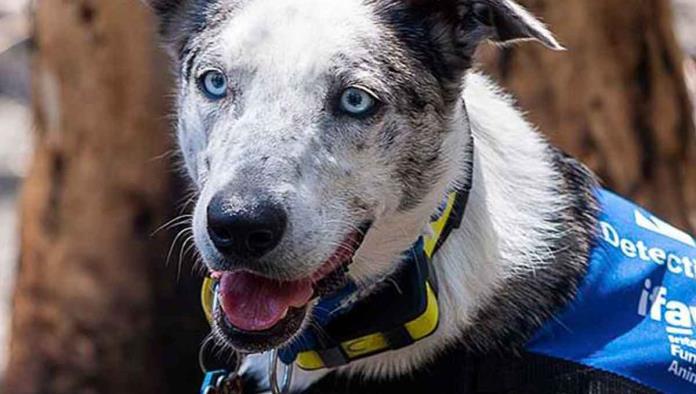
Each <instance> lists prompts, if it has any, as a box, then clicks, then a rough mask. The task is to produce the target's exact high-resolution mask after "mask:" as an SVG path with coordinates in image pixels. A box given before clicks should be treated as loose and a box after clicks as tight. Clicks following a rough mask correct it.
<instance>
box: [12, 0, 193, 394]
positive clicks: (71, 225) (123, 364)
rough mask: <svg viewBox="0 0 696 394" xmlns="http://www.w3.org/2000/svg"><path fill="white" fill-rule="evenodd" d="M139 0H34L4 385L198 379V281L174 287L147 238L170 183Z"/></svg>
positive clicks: (121, 386)
mask: <svg viewBox="0 0 696 394" xmlns="http://www.w3.org/2000/svg"><path fill="white" fill-rule="evenodd" d="M143 8H144V7H142V6H140V5H139V4H138V2H136V1H132V2H131V1H113V0H109V1H91V0H70V1H65V0H42V1H41V2H38V8H37V10H36V14H35V29H36V31H35V56H34V64H33V77H34V78H33V79H34V87H33V92H34V104H33V106H34V114H35V123H36V156H35V158H34V161H33V165H32V168H31V170H30V174H29V175H28V178H27V180H26V184H25V186H24V190H23V196H22V200H21V227H22V228H21V258H20V265H19V272H18V282H17V285H16V293H15V299H14V316H13V326H12V332H11V337H12V342H11V350H10V352H11V354H10V360H9V365H8V370H7V373H6V380H5V390H4V392H6V393H20V394H21V393H56V394H58V393H66V394H67V393H162V392H182V393H183V392H185V393H190V392H194V391H195V386H196V385H197V383H198V381H197V380H198V378H199V376H200V375H199V371H198V366H197V359H196V354H197V353H196V351H197V347H198V344H199V343H200V341H201V339H202V338H203V335H204V327H205V323H204V321H203V319H202V315H201V313H200V312H199V309H198V305H197V299H198V296H197V286H198V284H197V283H196V282H197V281H195V280H193V279H188V278H187V279H185V280H183V281H182V282H181V283H182V284H181V285H179V286H176V278H175V275H176V273H175V272H172V270H168V271H167V270H165V267H164V260H165V257H164V256H166V254H167V248H168V246H169V241H170V239H169V238H168V237H167V236H159V237H157V238H153V237H151V233H152V232H153V230H154V229H155V228H156V227H157V226H158V225H160V224H162V223H164V222H165V221H166V219H167V218H171V216H172V214H173V212H174V210H173V208H172V207H174V206H175V201H176V200H177V193H176V182H175V180H174V179H175V178H174V176H172V175H171V174H172V168H173V166H172V164H171V162H170V160H169V159H168V157H169V156H168V155H167V154H166V153H167V152H168V151H169V150H170V149H171V148H172V147H171V146H170V145H171V143H170V139H169V136H168V122H167V120H166V116H167V113H168V108H167V105H166V100H164V97H165V95H166V92H167V90H168V83H169V78H168V74H169V73H168V65H167V59H165V58H164V57H163V56H162V55H161V54H160V52H159V51H158V46H157V44H156V43H155V39H154V34H153V27H154V26H155V24H154V22H153V21H152V20H151V17H150V16H149V14H148V13H147V12H146V11H145V10H144V9H143ZM174 271H176V270H174Z"/></svg>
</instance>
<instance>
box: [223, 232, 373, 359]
mask: <svg viewBox="0 0 696 394" xmlns="http://www.w3.org/2000/svg"><path fill="white" fill-rule="evenodd" d="M368 227H369V226H364V227H363V228H362V229H361V230H359V231H354V232H352V233H351V234H349V235H348V236H347V237H346V239H345V240H344V242H342V243H341V245H339V246H338V247H337V249H336V251H335V252H334V254H333V255H331V257H329V258H328V259H327V260H326V261H325V262H324V264H323V265H322V266H321V267H320V268H319V269H318V270H317V271H316V272H314V273H313V274H312V275H310V276H308V277H306V278H302V279H299V280H293V281H285V282H282V281H277V280H273V279H269V278H266V277H263V276H261V275H259V274H256V273H252V272H247V271H235V272H215V273H213V278H215V279H217V280H218V281H219V285H218V286H217V289H218V290H217V294H216V297H217V298H218V301H219V302H217V305H218V308H217V310H216V311H214V314H215V322H216V324H217V328H218V329H219V330H220V333H221V334H223V335H224V337H225V339H226V340H227V341H229V342H230V344H231V345H232V346H234V347H235V348H237V349H239V350H242V351H251V352H256V351H264V350H267V349H269V348H274V347H277V346H280V345H282V344H283V343H284V342H286V341H288V340H289V339H290V338H291V337H292V336H293V335H295V334H296V333H297V332H298V331H299V330H300V328H301V327H302V322H303V321H304V318H305V315H306V314H307V310H308V305H309V304H310V302H311V301H312V300H313V299H315V298H317V297H322V296H325V295H327V294H331V293H333V292H335V291H338V290H340V289H341V288H343V287H344V286H345V285H346V284H347V283H348V277H347V275H346V274H347V267H348V265H349V264H350V263H351V261H352V259H353V256H354V255H355V252H356V251H357V250H358V249H359V248H360V246H361V244H362V241H363V239H364V235H365V233H366V232H367V229H368Z"/></svg>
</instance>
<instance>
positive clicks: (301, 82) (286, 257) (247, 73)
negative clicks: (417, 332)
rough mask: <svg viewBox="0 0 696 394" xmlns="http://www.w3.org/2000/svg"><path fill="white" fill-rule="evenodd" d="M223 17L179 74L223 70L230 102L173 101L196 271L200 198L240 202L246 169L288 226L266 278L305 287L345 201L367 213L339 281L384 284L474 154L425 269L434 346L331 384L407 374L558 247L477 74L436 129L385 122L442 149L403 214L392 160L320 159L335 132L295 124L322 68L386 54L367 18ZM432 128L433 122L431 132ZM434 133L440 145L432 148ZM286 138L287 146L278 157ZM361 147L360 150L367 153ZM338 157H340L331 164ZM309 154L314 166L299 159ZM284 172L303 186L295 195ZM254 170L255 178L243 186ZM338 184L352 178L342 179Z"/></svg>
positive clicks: (508, 119)
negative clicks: (191, 186)
mask: <svg viewBox="0 0 696 394" xmlns="http://www.w3.org/2000/svg"><path fill="white" fill-rule="evenodd" d="M159 1H164V0H159ZM231 3H240V4H241V3H244V4H245V5H244V6H243V7H241V8H240V9H238V10H237V11H235V12H236V14H235V16H234V17H233V18H232V19H231V20H230V21H227V22H226V23H223V24H222V26H221V27H219V29H218V30H216V31H215V32H216V35H215V36H213V37H214V39H211V38H210V37H208V38H207V39H205V40H203V41H204V43H205V45H199V47H200V48H203V49H202V50H201V53H202V55H200V56H199V57H200V58H202V59H204V60H202V62H203V63H202V64H200V63H196V64H194V65H193V66H192V67H191V68H192V70H193V73H194V74H196V75H198V76H200V75H201V73H202V72H203V71H205V70H206V68H209V67H217V68H219V69H221V70H225V72H228V75H229V76H228V78H230V84H231V85H232V86H234V87H235V88H236V89H237V91H238V92H240V96H242V98H243V99H239V100H235V99H234V98H230V99H229V100H227V101H225V104H224V105H221V104H220V103H218V102H210V100H206V99H205V98H204V97H203V96H202V95H201V94H200V92H199V91H198V86H196V84H195V83H192V82H191V81H190V80H184V81H182V82H181V85H182V86H181V87H180V93H179V96H178V97H179V103H178V104H179V114H178V115H179V116H178V121H179V124H178V131H179V132H178V136H179V144H180V146H181V148H182V153H183V157H184V158H185V160H186V164H187V169H188V171H189V174H190V175H191V178H192V179H193V180H194V182H195V183H196V184H197V186H198V189H199V191H200V195H199V199H198V202H197V208H196V212H195V218H194V224H193V225H194V234H195V238H196V244H197V246H198V250H199V251H200V253H201V254H202V256H203V258H204V260H206V263H207V264H208V265H209V266H210V265H212V264H211V262H215V261H220V260H224V258H222V257H221V256H220V255H219V253H218V252H217V251H216V250H215V248H214V247H213V246H212V244H211V241H210V239H209V238H208V236H207V231H206V228H207V224H206V208H207V205H208V203H209V201H210V200H211V198H212V196H213V195H214V194H216V193H217V192H219V191H220V190H222V189H224V188H226V187H229V185H231V184H233V185H234V186H235V187H236V188H241V187H243V186H244V185H245V184H246V183H249V182H248V181H246V179H245V178H244V176H246V173H248V172H250V169H254V170H255V171H256V172H258V174H257V175H258V176H257V178H255V179H254V182H257V183H258V184H259V185H260V186H263V187H264V188H265V189H264V191H265V192H269V193H271V194H275V195H276V196H281V197H280V198H282V199H283V202H284V203H286V204H287V205H288V206H290V207H291V208H292V209H290V212H291V217H290V220H289V221H290V222H293V223H296V225H295V226H294V227H293V229H292V231H289V234H285V240H284V241H283V244H281V245H280V246H279V247H277V248H276V250H274V251H273V252H271V254H272V255H271V256H266V257H268V260H269V261H272V262H274V263H275V264H276V266H277V267H276V268H278V269H279V270H280V269H285V273H284V274H285V275H286V277H292V276H295V277H298V276H299V277H303V276H307V275H309V274H311V273H312V272H314V271H316V269H317V268H318V267H319V266H320V265H321V264H323V262H324V261H325V260H326V259H327V258H328V257H329V256H330V255H331V254H332V253H333V252H334V250H335V248H336V243H338V242H340V241H341V239H343V238H344V237H345V231H346V229H345V223H349V224H351V225H353V226H355V225H356V223H355V222H357V221H358V220H360V219H362V220H364V218H362V217H357V214H354V213H353V212H352V211H351V207H350V206H349V204H347V201H348V200H349V199H350V198H351V197H353V196H355V195H358V196H360V198H362V199H364V200H365V201H366V202H367V203H368V205H371V208H372V209H373V211H374V212H372V214H374V219H375V222H374V224H373V226H372V228H371V230H370V231H369V233H368V235H367V237H366V239H365V240H364V243H363V245H362V247H361V248H360V250H359V251H358V252H357V254H356V255H355V258H354V264H353V265H351V268H350V274H351V276H352V277H353V278H354V279H356V280H357V281H358V283H360V284H363V285H369V284H371V283H372V282H374V281H375V280H378V279H379V278H383V277H384V275H385V274H387V273H389V272H391V271H392V270H393V269H394V267H395V265H396V262H397V261H398V259H399V256H400V255H401V253H402V251H404V250H407V249H408V248H409V247H410V245H411V244H412V243H413V241H414V240H416V239H417V238H418V237H419V236H420V235H421V234H423V233H424V232H427V231H429V229H428V228H427V223H428V221H429V218H430V216H431V214H432V213H433V212H434V211H435V210H436V208H437V206H438V205H439V203H440V202H441V201H442V198H443V196H444V195H446V193H447V191H448V190H451V189H453V188H455V187H456V186H457V185H459V184H461V183H463V182H466V180H465V178H466V177H465V175H464V174H465V173H467V171H469V170H470V168H467V167H468V166H469V165H470V163H471V162H472V158H471V157H468V154H469V153H468V152H469V150H468V149H467V144H468V142H469V140H470V137H471V136H472V135H473V138H474V140H475V147H476V148H475V150H474V157H473V163H474V168H473V183H472V189H471V196H470V199H469V203H468V206H467V209H466V215H465V217H464V220H463V223H462V226H461V228H460V229H458V230H456V231H455V232H453V233H452V234H451V235H450V238H449V240H448V242H447V243H446V244H445V245H444V247H443V248H442V249H441V250H440V252H439V253H438V254H437V256H436V257H435V260H434V266H435V267H436V270H437V271H438V272H437V276H438V278H439V283H440V292H439V303H440V310H441V321H440V325H439V328H438V330H437V331H436V333H435V334H433V335H432V336H430V337H428V338H426V339H424V340H422V341H420V342H418V343H416V344H414V345H412V346H410V347H408V348H405V349H402V350H399V351H394V352H387V353H383V354H380V355H378V356H374V357H370V358H367V359H364V360H361V361H357V362H354V363H352V364H350V365H349V366H346V367H343V368H341V369H339V372H340V373H343V374H348V375H350V376H358V377H382V378H386V377H393V376H397V375H403V374H407V373H409V372H410V371H413V370H414V369H417V368H418V367H420V366H422V365H423V364H424V363H426V362H428V361H429V360H432V359H433V358H434V357H435V356H436V355H438V354H439V353H440V352H442V351H443V349H445V348H446V347H448V346H450V345H454V344H455V343H456V342H457V341H458V339H459V338H461V337H462V332H463V331H465V330H467V329H469V328H470V326H471V324H472V319H473V318H474V313H475V311H476V308H477V307H480V306H481V305H484V304H486V301H487V300H488V299H490V298H491V297H493V295H494V294H496V293H497V292H499V291H500V290H501V288H502V287H503V286H504V285H505V284H506V283H509V282H510V281H511V280H514V279H515V278H516V277H517V276H519V275H528V274H529V273H530V272H533V271H534V270H535V268H539V267H540V266H541V265H542V264H545V262H547V261H553V259H552V258H551V256H549V254H551V252H550V251H549V252H548V253H545V252H544V250H545V249H544V247H545V246H546V245H550V244H552V243H553V241H554V240H556V239H558V238H561V237H562V236H563V232H564V229H563V228H561V223H560V222H559V221H557V220H553V219H554V217H556V218H557V216H555V215H556V214H557V213H558V212H561V211H564V210H566V209H567V207H568V205H569V203H568V202H567V201H565V200H564V198H563V197H561V196H559V195H558V192H557V191H558V190H560V189H562V187H561V183H562V179H561V175H560V174H559V173H558V172H557V171H556V170H554V168H553V164H552V157H551V152H550V150H549V148H548V144H547V143H546V142H545V141H544V140H543V139H542V137H541V136H540V135H539V134H538V133H537V132H536V130H535V129H534V128H533V127H532V126H531V125H530V124H529V123H527V122H526V121H525V120H524V118H523V116H522V114H521V113H520V112H519V111H518V110H517V109H515V107H514V104H513V103H512V100H510V99H509V98H508V97H507V96H505V95H504V94H503V93H502V92H501V91H500V90H499V89H498V88H497V87H496V86H495V85H494V84H493V83H491V82H490V81H489V80H488V79H487V78H486V77H484V76H482V75H480V74H478V73H476V72H469V73H468V74H467V76H466V77H465V78H464V79H463V81H462V94H461V97H460V102H459V105H457V107H456V108H455V110H454V112H453V113H451V114H449V117H448V120H447V122H446V123H447V124H446V125H440V124H439V123H438V122H437V120H434V121H433V122H429V120H430V118H427V119H421V121H422V122H421V123H420V124H419V127H420V128H421V129H419V130H414V128H413V127H411V125H410V124H409V123H408V121H407V120H406V119H405V118H404V117H401V118H399V116H400V114H399V113H398V112H395V113H391V114H390V115H389V116H391V118H390V119H389V120H390V121H392V122H394V123H397V124H399V125H401V124H403V125H404V126H403V128H404V130H403V131H404V132H403V134H404V135H405V136H406V137H403V138H408V137H409V135H410V136H411V137H412V136H413V135H418V133H420V132H422V133H421V135H424V136H426V137H427V136H428V135H431V136H432V135H437V136H438V138H441V137H439V136H441V135H444V136H445V137H444V138H442V139H438V141H439V143H440V144H441V152H440V157H438V158H439V159H441V161H440V163H444V164H443V166H444V168H443V169H442V174H441V175H439V177H438V181H437V183H436V184H435V185H433V186H432V187H430V188H429V192H428V194H427V196H425V197H424V198H422V199H420V201H419V203H418V204H417V206H415V207H413V208H409V209H407V210H403V209H399V208H400V207H399V204H400V201H401V200H402V197H403V196H402V195H401V193H402V188H401V187H402V186H403V185H401V184H399V182H398V181H397V180H394V179H392V178H393V177H394V176H393V174H394V171H393V168H392V167H393V166H394V165H395V164H393V163H390V161H392V160H394V157H396V158H400V156H387V157H379V156H377V157H372V156H370V155H371V154H372V155H375V156H376V155H377V154H376V153H375V151H376V150H375V149H373V150H370V149H366V151H367V153H358V151H357V150H355V149H353V147H352V142H353V141H350V140H348V141H346V140H345V139H346V138H344V139H343V140H341V139H340V138H341V137H334V138H336V144H335V145H336V148H337V149H336V150H335V151H334V152H332V151H331V150H330V149H327V148H326V147H325V146H322V144H320V143H318V142H317V141H321V139H322V138H325V137H326V135H327V134H328V135H332V131H335V130H332V129H329V130H326V129H325V128H322V127H320V126H318V125H317V124H314V123H312V122H311V121H309V120H305V119H304V118H312V117H313V116H314V117H319V115H317V113H318V109H320V108H322V107H323V106H324V105H325V100H326V92H327V91H329V90H330V88H331V87H330V86H328V85H329V82H328V81H327V78H326V73H327V70H329V69H330V67H332V66H335V61H336V59H335V55H336V54H342V55H346V54H348V55H349V56H348V60H349V62H350V61H352V60H355V59H360V60H362V59H365V58H369V56H371V53H370V52H369V51H368V50H367V49H366V48H364V43H365V41H366V40H380V39H385V37H384V35H385V34H388V32H387V31H380V29H378V23H377V22H376V21H375V19H374V18H375V17H374V15H372V14H371V13H370V9H369V7H367V6H366V3H365V2H363V1H360V0H340V1H334V2H332V3H331V4H330V6H327V3H326V0H292V1H290V0H287V1H283V2H278V1H277V0H254V1H247V2H234V1H231ZM501 4H503V5H504V6H506V7H508V8H509V9H510V10H511V11H512V12H514V14H515V15H516V18H517V19H518V20H519V21H521V22H522V24H524V25H525V26H526V28H527V29H529V30H530V31H533V33H531V34H530V35H529V37H534V38H536V39H537V40H539V41H541V42H543V43H544V44H546V45H547V46H549V47H551V48H556V49H558V48H560V45H559V44H558V43H557V42H556V40H555V39H554V38H553V36H552V35H551V33H550V32H549V31H548V30H546V28H545V27H544V26H543V25H542V24H541V23H540V22H539V21H538V20H536V19H535V18H534V17H533V16H531V15H530V14H529V13H528V12H526V11H525V10H524V9H522V8H521V7H520V6H518V5H517V4H515V3H514V2H512V1H510V0H501ZM443 36H444V35H443ZM318 38H320V39H318ZM390 38H391V39H394V37H390ZM523 38H524V36H523ZM390 56H394V58H395V59H396V60H395V61H397V62H408V61H409V59H407V56H408V54H407V53H390ZM351 71H354V72H355V74H357V76H355V75H354V76H355V77H356V78H357V79H358V80H362V81H366V82H368V83H369V84H370V85H372V86H376V87H378V88H379V87H384V89H382V90H383V91H388V90H389V89H388V88H387V87H386V86H384V85H382V86H381V85H380V84H384V81H383V80H382V79H381V78H382V77H383V75H381V74H380V70H374V69H371V70H363V69H360V68H356V69H355V70H351ZM193 79H195V78H192V80H193ZM421 82H423V81H421ZM428 82H430V81H428ZM429 105H433V104H432V103H429ZM436 112H437V111H432V113H431V116H436V115H434V114H435V113H436ZM303 117H304V118H303ZM354 123H355V122H354ZM437 125H439V126H437ZM381 126H382V125H378V126H374V125H372V126H370V127H371V128H367V130H360V128H361V126H359V125H357V123H355V124H352V125H351V126H346V127H345V130H343V129H338V131H349V132H344V133H343V135H349V136H350V135H351V134H358V133H359V132H363V133H365V134H368V135H372V136H374V135H379V131H381V129H380V127H381ZM437 127H444V128H447V129H449V130H448V132H446V133H445V132H443V130H441V129H436V128H437ZM408 128H410V129H408ZM370 133H371V134H370ZM289 134H291V135H292V136H294V137H295V139H294V140H292V141H289V140H288V138H287V136H288V135H289ZM335 134H337V135H341V133H335ZM373 138H375V139H376V138H377V137H373ZM400 138H401V137H400ZM423 138H425V137H423ZM375 139H373V140H368V143H371V144H375V145H376V144H377V142H378V141H376V140H375ZM406 141H407V142H408V141H410V140H406ZM425 141H428V140H425ZM418 142H419V143H421V144H423V142H422V141H418ZM324 145H327V144H324ZM328 145H332V144H328ZM397 145H398V146H399V148H400V149H408V148H411V147H410V146H408V144H407V143H404V141H397ZM342 147H345V148H346V151H348V152H349V153H344V152H343V151H342V150H341V149H340V148H342ZM310 148H316V150H314V151H312V155H306V151H307V150H309V149H310ZM351 155H352V156H351ZM262 156H267V159H266V160H265V161H263V163H262V164H263V165H261V166H260V165H259V161H258V158H259V157H262ZM268 158H270V159H268ZM254 160H256V161H254ZM294 165H296V166H297V167H301V168H302V169H303V171H304V173H305V174H309V175H305V176H304V177H302V178H301V181H296V182H294V181H293V179H294V178H292V177H291V174H292V173H293V172H294V170H295V166H294ZM259 167H263V169H262V170H261V169H259V170H256V168H259ZM264 171H265V172H264ZM346 172H350V173H352V174H356V175H353V176H345V175H344V173H346ZM303 182H304V183H303ZM228 203H229V205H230V206H231V208H233V209H244V207H243V205H244V201H243V200H242V198H241V197H239V198H235V197H233V198H230V201H229V202H228ZM236 205H239V206H236ZM327 212H330V215H329V214H327ZM334 219H338V220H334ZM351 221H352V223H351ZM317 234H319V235H323V236H324V238H321V237H317ZM312 237H314V238H312ZM365 288H369V286H365ZM519 296H520V297H525V296H526V295H524V294H522V295H519ZM494 340H495V339H491V341H494ZM482 341H486V339H485V337H484V338H483V339H482ZM477 345H478V344H467V346H471V347H476V346H477ZM484 345H486V344H483V343H482V344H481V347H485V346H484ZM268 357H269V356H268V354H262V355H253V356H249V357H247V358H246V360H245V362H244V365H243V368H242V372H243V373H247V374H253V375H255V376H256V377H257V378H258V379H260V380H261V381H265V382H266V383H267V372H268V364H269V363H268ZM327 372H328V371H326V370H322V371H319V372H303V371H300V370H297V372H296V376H295V380H294V387H293V388H294V389H296V390H301V389H304V388H306V387H308V386H309V385H311V384H312V383H313V382H316V381H317V380H318V379H320V378H321V377H322V376H324V375H325V374H326V373H327Z"/></svg>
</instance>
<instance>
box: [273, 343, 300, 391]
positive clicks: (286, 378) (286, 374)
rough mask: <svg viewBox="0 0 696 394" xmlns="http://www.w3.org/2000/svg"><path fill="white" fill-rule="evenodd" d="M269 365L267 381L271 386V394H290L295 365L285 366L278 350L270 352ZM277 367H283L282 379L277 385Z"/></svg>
mask: <svg viewBox="0 0 696 394" xmlns="http://www.w3.org/2000/svg"><path fill="white" fill-rule="evenodd" d="M268 364H269V368H270V370H269V372H268V376H269V381H270V384H271V391H272V392H273V394H287V393H289V392H290V387H291V386H292V375H293V373H294V372H295V364H294V363H292V364H290V365H286V364H285V363H283V361H282V360H281V359H280V355H279V353H278V349H275V350H273V352H271V360H270V362H269V363H268ZM279 366H282V367H283V377H282V380H281V381H280V385H278V369H279Z"/></svg>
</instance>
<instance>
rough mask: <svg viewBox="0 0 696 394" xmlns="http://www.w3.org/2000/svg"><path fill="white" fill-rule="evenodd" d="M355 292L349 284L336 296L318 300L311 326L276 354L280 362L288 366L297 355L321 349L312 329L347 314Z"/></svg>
mask: <svg viewBox="0 0 696 394" xmlns="http://www.w3.org/2000/svg"><path fill="white" fill-rule="evenodd" d="M356 290H357V286H356V285H355V283H353V282H351V283H349V284H348V285H347V286H346V287H344V288H343V289H342V290H341V291H339V292H337V293H336V294H333V295H331V296H330V297H327V298H323V299H321V300H319V303H318V304H317V306H316V307H314V309H313V310H312V326H310V327H309V328H308V329H306V330H304V331H303V332H302V335H301V336H300V337H299V338H296V339H295V340H294V341H293V342H292V343H291V344H290V345H288V346H286V347H284V348H283V349H281V350H280V351H279V352H278V355H279V356H280V360H281V361H282V362H283V363H285V364H286V365H290V364H292V363H293V362H295V359H296V358H297V355H298V354H300V353H302V352H304V351H307V350H312V349H317V348H319V347H321V346H320V345H321V344H320V343H319V340H318V337H317V333H316V331H315V330H314V328H313V327H315V326H318V327H325V326H326V325H327V324H329V322H330V321H331V319H334V318H335V317H336V316H338V315H340V314H343V313H346V312H348V311H349V310H350V309H351V306H352V304H351V303H350V302H348V301H349V299H350V296H351V295H352V294H353V293H355V291H356Z"/></svg>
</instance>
